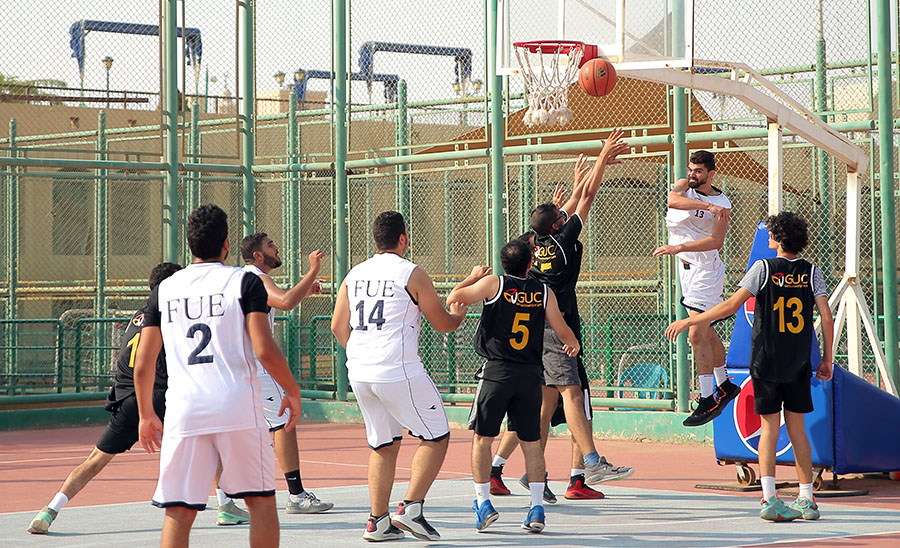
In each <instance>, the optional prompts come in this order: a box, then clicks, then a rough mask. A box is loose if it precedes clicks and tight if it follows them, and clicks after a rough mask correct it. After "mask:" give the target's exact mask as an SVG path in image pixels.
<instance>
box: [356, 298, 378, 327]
mask: <svg viewBox="0 0 900 548" xmlns="http://www.w3.org/2000/svg"><path fill="white" fill-rule="evenodd" d="M365 307H366V301H359V303H357V305H356V310H357V311H358V312H359V325H357V326H356V327H354V328H353V329H359V330H360V331H367V330H368V329H369V326H368V325H366V323H369V324H374V325H375V329H376V330H378V331H381V326H382V325H384V322H385V319H384V300H383V299H382V300H379V301H375V306H373V307H372V311H371V312H369V321H368V322H366V319H365V318H366V313H365Z"/></svg>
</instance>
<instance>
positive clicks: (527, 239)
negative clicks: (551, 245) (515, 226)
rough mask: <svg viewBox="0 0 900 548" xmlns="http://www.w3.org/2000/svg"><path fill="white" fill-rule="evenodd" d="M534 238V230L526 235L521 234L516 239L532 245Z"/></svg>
mask: <svg viewBox="0 0 900 548" xmlns="http://www.w3.org/2000/svg"><path fill="white" fill-rule="evenodd" d="M533 237H534V231H533V230H529V231H528V232H526V233H524V234H520V235H519V237H518V238H516V239H517V240H522V241H523V242H525V243H526V244H531V239H532V238H533Z"/></svg>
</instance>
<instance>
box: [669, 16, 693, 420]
mask: <svg viewBox="0 0 900 548" xmlns="http://www.w3.org/2000/svg"><path fill="white" fill-rule="evenodd" d="M684 23H685V21H684V2H683V0H675V1H674V2H672V53H673V54H674V55H675V56H679V55H682V54H683V52H684ZM686 101H687V97H686V96H685V90H684V88H680V87H673V88H672V183H673V184H674V183H675V181H677V180H678V179H679V178H680V177H684V176H685V175H686V174H687V156H688V150H687V102H686ZM676 261H677V259H676ZM676 266H677V264H676ZM672 272H673V274H674V275H673V276H672V277H673V278H674V279H673V280H672V281H673V282H674V284H675V302H676V303H679V304H677V305H676V306H675V317H676V318H677V319H679V320H681V319H683V318H686V317H687V310H685V308H684V307H683V306H681V305H680V303H681V283H680V282H679V281H678V275H677V270H673V271H672ZM675 380H676V383H675V395H676V409H677V410H678V412H679V413H687V412H688V411H689V410H690V409H689V407H690V395H691V389H690V386H691V364H690V363H689V362H688V341H687V333H682V334H681V335H679V336H678V339H677V340H676V342H675Z"/></svg>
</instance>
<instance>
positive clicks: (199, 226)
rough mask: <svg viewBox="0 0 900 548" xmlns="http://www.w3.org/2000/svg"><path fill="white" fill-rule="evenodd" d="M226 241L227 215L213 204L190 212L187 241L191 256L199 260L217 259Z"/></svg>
mask: <svg viewBox="0 0 900 548" xmlns="http://www.w3.org/2000/svg"><path fill="white" fill-rule="evenodd" d="M226 239H228V215H227V214H226V213H225V211H223V210H222V208H221V207H219V206H217V205H215V204H206V205H202V206H200V207H198V208H197V209H195V210H194V211H192V212H191V215H190V217H188V222H187V241H188V247H189V248H190V249H191V254H192V255H193V256H194V257H197V258H198V259H201V260H206V259H211V258H213V257H218V256H219V254H220V253H222V248H223V247H224V246H225V240H226Z"/></svg>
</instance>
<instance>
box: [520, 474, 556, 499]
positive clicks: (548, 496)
mask: <svg viewBox="0 0 900 548" xmlns="http://www.w3.org/2000/svg"><path fill="white" fill-rule="evenodd" d="M519 485H521V486H522V487H524V488H525V489H527V490H528V491H531V486H530V485H528V474H525V475H524V476H522V477H521V478H519ZM542 498H543V499H544V502H546V503H547V504H556V495H554V494H553V491H551V490H550V484H549V483H547V472H544V494H543V497H542Z"/></svg>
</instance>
